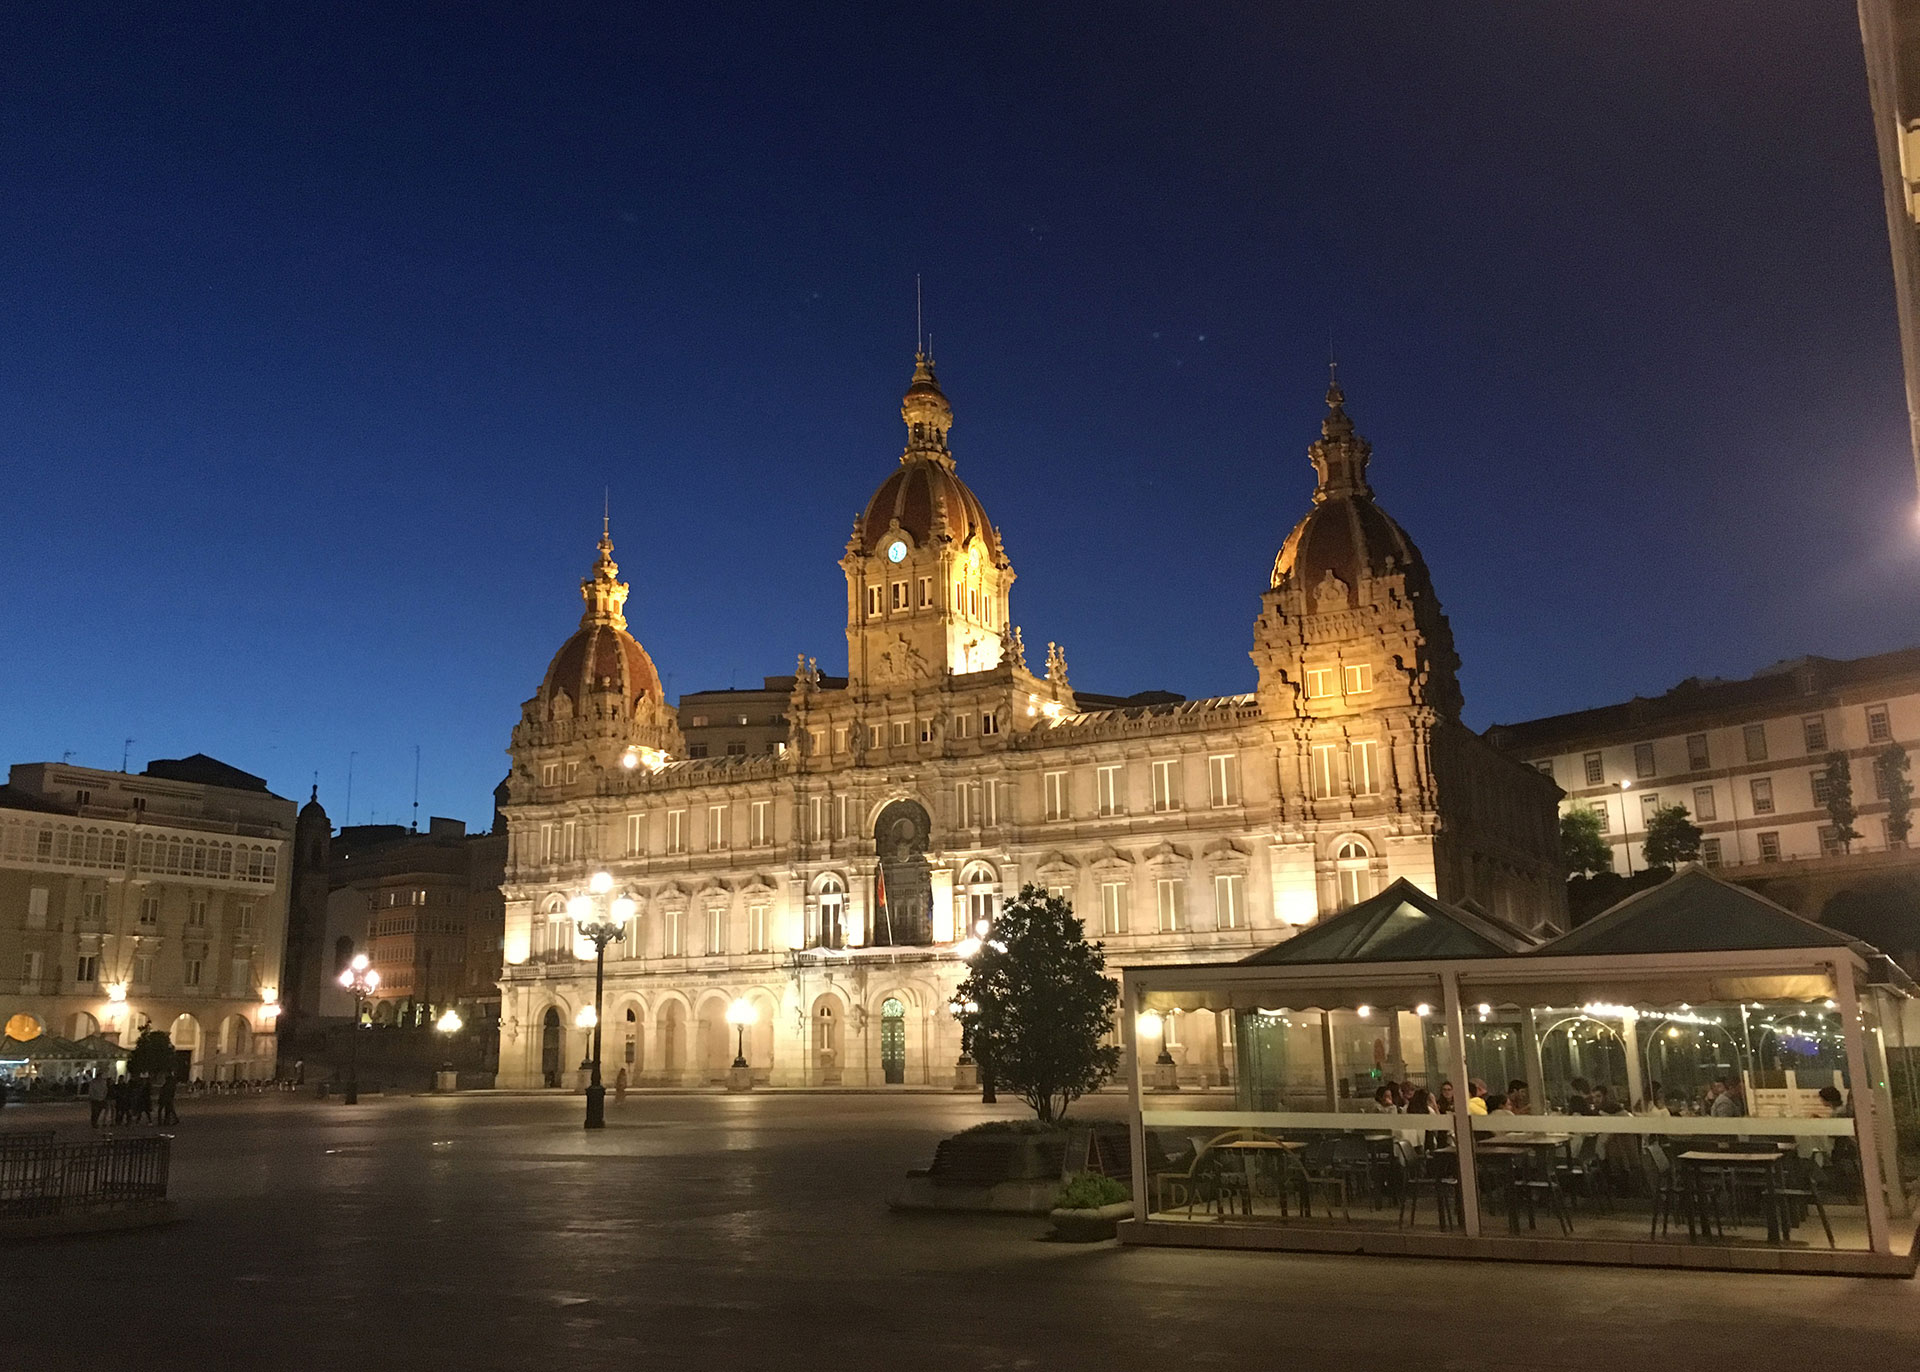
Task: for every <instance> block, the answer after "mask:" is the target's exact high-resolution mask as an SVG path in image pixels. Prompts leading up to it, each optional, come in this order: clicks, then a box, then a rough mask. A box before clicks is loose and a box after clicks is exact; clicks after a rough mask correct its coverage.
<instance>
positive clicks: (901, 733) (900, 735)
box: [893, 719, 907, 748]
mask: <svg viewBox="0 0 1920 1372" xmlns="http://www.w3.org/2000/svg"><path fill="white" fill-rule="evenodd" d="M893 746H894V747H896V748H904V747H906V746H907V721H906V720H904V719H896V720H894V721H893Z"/></svg>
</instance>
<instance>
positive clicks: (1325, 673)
mask: <svg viewBox="0 0 1920 1372" xmlns="http://www.w3.org/2000/svg"><path fill="white" fill-rule="evenodd" d="M1333 682H1334V671H1333V668H1331V667H1309V668H1307V699H1309V700H1324V699H1325V698H1326V697H1328V696H1330V695H1332V694H1333Z"/></svg>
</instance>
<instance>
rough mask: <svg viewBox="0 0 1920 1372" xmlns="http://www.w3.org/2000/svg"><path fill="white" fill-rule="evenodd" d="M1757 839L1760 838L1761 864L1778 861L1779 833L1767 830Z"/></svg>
mask: <svg viewBox="0 0 1920 1372" xmlns="http://www.w3.org/2000/svg"><path fill="white" fill-rule="evenodd" d="M1759 837H1760V861H1762V862H1778V861H1780V834H1779V832H1778V831H1777V830H1773V829H1768V830H1767V831H1766V832H1764V833H1762V834H1761V835H1760V836H1759Z"/></svg>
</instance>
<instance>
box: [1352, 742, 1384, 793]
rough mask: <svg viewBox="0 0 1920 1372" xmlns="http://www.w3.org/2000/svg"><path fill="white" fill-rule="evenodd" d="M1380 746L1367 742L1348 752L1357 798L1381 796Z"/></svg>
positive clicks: (1358, 744)
mask: <svg viewBox="0 0 1920 1372" xmlns="http://www.w3.org/2000/svg"><path fill="white" fill-rule="evenodd" d="M1379 746H1380V745H1379V744H1377V743H1374V742H1372V741H1371V740H1367V741H1363V742H1360V743H1356V744H1354V745H1353V746H1352V747H1351V748H1350V749H1348V750H1347V768H1348V771H1349V773H1350V775H1351V776H1352V777H1353V793H1354V794H1355V795H1356V796H1373V795H1378V794H1380V762H1379V752H1378V749H1379Z"/></svg>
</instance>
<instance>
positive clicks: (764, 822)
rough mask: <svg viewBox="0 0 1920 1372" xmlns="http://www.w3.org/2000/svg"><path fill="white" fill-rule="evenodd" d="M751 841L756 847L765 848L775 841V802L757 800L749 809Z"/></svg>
mask: <svg viewBox="0 0 1920 1372" xmlns="http://www.w3.org/2000/svg"><path fill="white" fill-rule="evenodd" d="M748 819H749V827H748V831H747V832H748V833H749V834H750V835H751V842H752V843H753V846H754V847H756V848H765V847H767V846H769V845H770V844H772V842H773V802H772V801H770V800H756V801H754V802H753V806H752V808H751V809H750V810H749V811H748Z"/></svg>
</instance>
